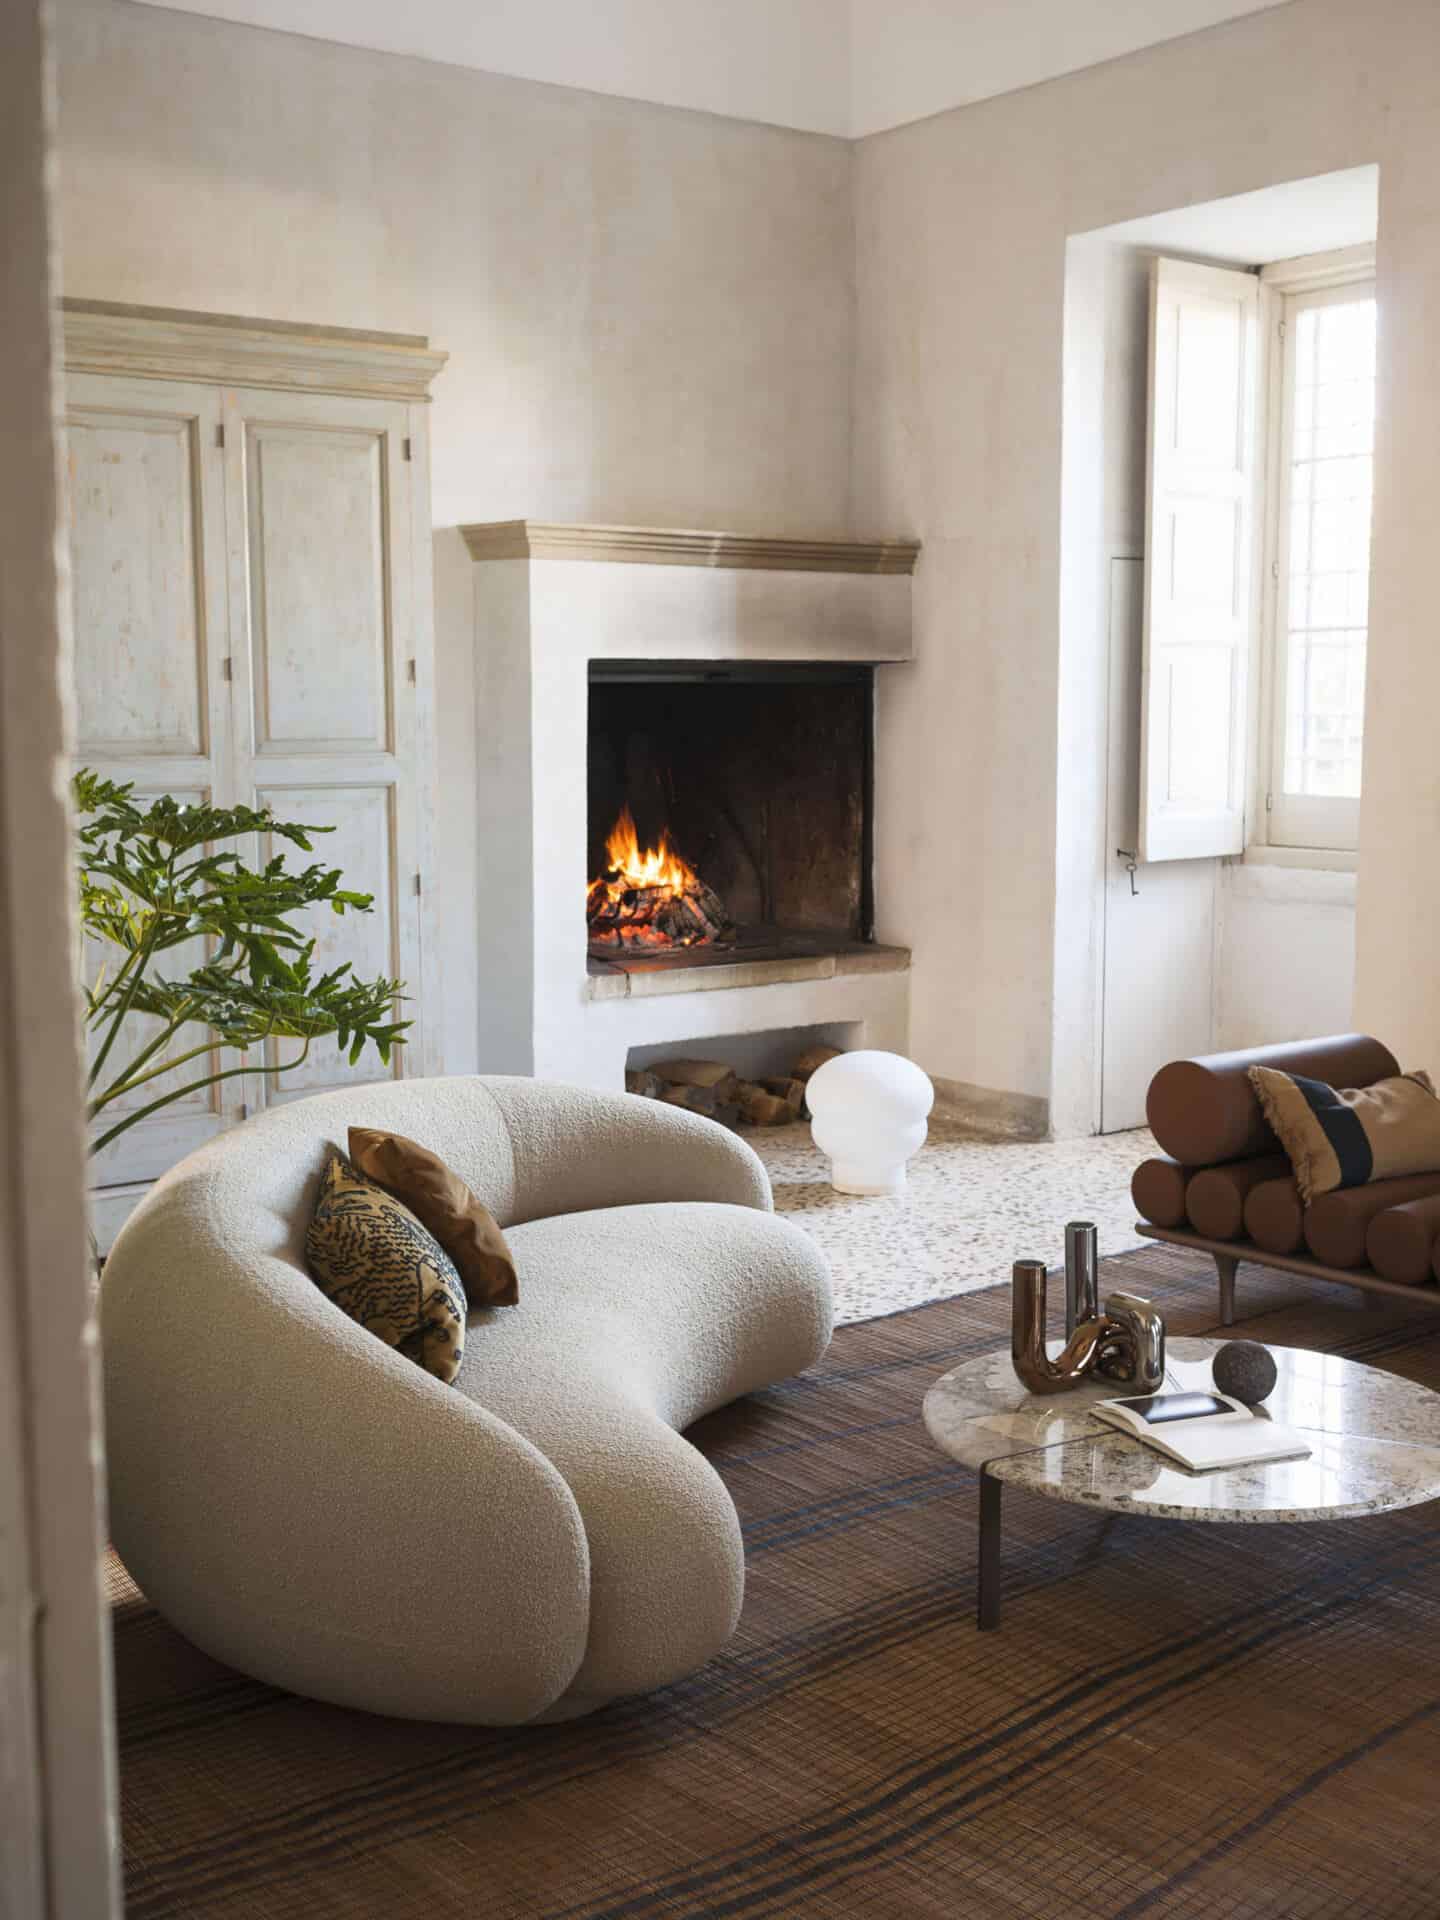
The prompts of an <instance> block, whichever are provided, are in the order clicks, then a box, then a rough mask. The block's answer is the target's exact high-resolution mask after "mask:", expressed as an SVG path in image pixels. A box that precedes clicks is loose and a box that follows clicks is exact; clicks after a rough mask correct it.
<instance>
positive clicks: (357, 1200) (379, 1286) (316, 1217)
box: [305, 1153, 465, 1381]
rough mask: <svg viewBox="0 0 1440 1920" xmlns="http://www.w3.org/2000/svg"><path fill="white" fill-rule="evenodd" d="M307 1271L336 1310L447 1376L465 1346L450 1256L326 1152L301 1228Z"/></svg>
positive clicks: (461, 1299) (387, 1197)
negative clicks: (306, 1224) (317, 1189)
mask: <svg viewBox="0 0 1440 1920" xmlns="http://www.w3.org/2000/svg"><path fill="white" fill-rule="evenodd" d="M305 1258H306V1261H307V1262H308V1264H309V1267H310V1272H311V1274H312V1276H313V1277H314V1279H315V1280H316V1281H317V1282H318V1283H319V1285H320V1287H321V1288H322V1289H323V1291H324V1292H325V1293H326V1294H328V1295H329V1297H330V1299H332V1300H333V1301H334V1302H335V1304H336V1306H337V1307H339V1308H340V1310H341V1312H342V1313H348V1314H349V1316H350V1318H351V1319H352V1320H358V1321H359V1322H360V1325H361V1326H362V1327H368V1328H369V1329H370V1331H371V1333H373V1334H375V1335H376V1336H377V1338H379V1339H381V1340H383V1341H384V1342H385V1344H386V1346H387V1347H395V1348H397V1349H398V1350H399V1351H400V1352H401V1353H403V1354H405V1355H406V1356H407V1357H408V1358H409V1359H411V1360H415V1361H418V1362H419V1364H420V1365H421V1366H422V1367H424V1368H425V1370H426V1372H427V1373H433V1374H434V1375H435V1376H436V1378H437V1379H439V1380H445V1381H450V1380H453V1379H454V1378H455V1376H456V1374H457V1373H458V1372H459V1371H460V1362H461V1360H462V1359H463V1358H464V1354H465V1290H464V1288H463V1287H462V1286H461V1284H460V1276H459V1274H458V1273H457V1272H456V1271H455V1263H454V1261H453V1260H452V1259H451V1258H450V1256H449V1254H448V1253H446V1252H445V1250H444V1248H443V1247H442V1246H441V1245H440V1243H439V1241H438V1240H436V1238H435V1237H434V1235H433V1234H431V1233H427V1232H426V1230H425V1228H424V1227H422V1226H421V1224H420V1222H419V1221H418V1220H417V1219H416V1218H415V1216H414V1214H413V1213H411V1211H410V1209H409V1208H408V1207H404V1206H402V1205H401V1204H400V1202H399V1201H398V1200H397V1199H395V1197H394V1196H393V1194H388V1193H386V1191H385V1189H384V1188H383V1187H377V1186H376V1185H375V1184H374V1182H373V1181H370V1180H367V1179H366V1178H365V1177H364V1175H363V1174H360V1173H357V1172H356V1171H355V1169H354V1167H352V1166H351V1164H350V1162H349V1161H348V1160H347V1159H346V1158H345V1157H344V1155H343V1154H340V1153H332V1154H331V1156H330V1161H329V1164H328V1166H327V1167H326V1169H325V1175H324V1178H323V1179H322V1180H321V1182H320V1197H319V1199H318V1200H317V1201H316V1202H315V1212H314V1214H313V1215H312V1216H311V1220H310V1225H309V1227H308V1229H307V1230H306V1234H305Z"/></svg>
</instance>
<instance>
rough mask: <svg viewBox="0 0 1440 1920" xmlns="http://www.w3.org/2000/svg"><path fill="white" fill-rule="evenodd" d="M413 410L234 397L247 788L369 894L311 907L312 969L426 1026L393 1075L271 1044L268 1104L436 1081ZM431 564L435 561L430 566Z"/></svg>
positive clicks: (239, 674) (238, 680)
mask: <svg viewBox="0 0 1440 1920" xmlns="http://www.w3.org/2000/svg"><path fill="white" fill-rule="evenodd" d="M410 434H411V419H410V408H409V407H408V406H407V405H406V404H405V403H403V402H399V401H391V402H377V401H375V400H359V399H349V398H345V397H343V396H332V395H326V394H311V393H265V392H254V391H230V392H227V394H226V396H225V446H226V452H225V458H226V474H227V482H228V485H227V501H228V506H229V538H230V546H231V559H232V565H231V596H232V598H231V613H230V620H231V630H232V632H233V633H234V634H235V635H236V636H243V639H242V642H241V644H240V645H238V646H237V649H236V677H235V704H236V723H237V734H236V763H235V774H236V783H237V790H238V791H239V792H240V793H241V794H242V795H244V796H246V797H250V796H253V798H254V800H255V802H256V804H257V805H260V806H269V807H272V808H273V809H274V810H275V812H276V814H277V816H278V817H280V818H282V819H296V820H303V821H313V822H314V823H315V824H316V825H317V826H329V827H333V828H334V832H333V833H331V834H325V835H323V836H318V837H317V839H316V842H315V847H314V851H313V853H312V854H310V855H309V856H305V855H303V854H301V855H298V856H297V855H296V854H295V851H294V849H293V848H288V847H286V846H285V845H284V843H283V842H282V843H279V845H278V847H277V848H275V849H271V848H268V847H267V848H263V849H262V857H264V858H269V857H270V854H271V853H272V852H273V851H277V850H283V851H285V852H287V853H288V854H289V855H290V857H292V858H295V857H298V858H300V859H305V858H307V857H308V858H309V859H310V860H312V861H314V862H315V863H317V864H319V865H322V866H326V867H331V866H336V867H339V868H340V869H341V870H342V871H343V873H344V877H345V885H346V886H347V887H349V888H351V889H353V890H357V891H360V892H364V893H370V894H373V896H374V902H375V904H374V909H373V911H372V912H371V913H369V914H345V915H343V916H337V915H335V914H334V913H332V912H331V911H330V909H329V908H319V909H315V910H314V914H313V919H312V923H311V927H310V931H311V932H312V933H313V934H314V935H315V937H316V940H317V943H318V944H317V947H316V952H315V960H314V964H315V965H316V966H323V965H335V964H337V963H338V962H340V961H341V960H348V961H350V962H351V964H352V965H353V967H354V969H355V971H356V973H357V974H358V975H360V976H362V977H363V976H365V975H372V976H373V975H375V974H379V973H383V974H388V975H390V976H392V977H394V978H396V979H401V980H404V981H405V983H406V992H407V995H408V996H409V997H408V998H407V1000H406V1001H405V1002H404V1003H403V1005H402V1006H401V1007H399V1008H398V1009H397V1014H398V1017H400V1018H403V1019H408V1020H411V1021H413V1022H414V1025H413V1026H412V1027H411V1030H410V1032H409V1034H408V1035H407V1037H406V1044H405V1045H404V1046H403V1047H397V1048H396V1049H395V1052H394V1054H393V1055H392V1060H391V1065H390V1067H389V1068H388V1069H387V1068H386V1067H384V1066H383V1065H382V1064H381V1062H380V1059H379V1057H378V1055H376V1054H375V1053H374V1051H373V1050H370V1051H367V1053H366V1054H365V1055H364V1057H363V1058H362V1059H361V1060H360V1061H359V1063H358V1064H357V1065H355V1066H353V1067H352V1066H350V1065H349V1064H348V1062H347V1061H346V1060H345V1059H344V1058H342V1057H341V1056H340V1054H339V1053H338V1051H337V1049H336V1048H335V1046H334V1044H333V1043H330V1042H326V1043H324V1044H322V1045H318V1046H316V1047H315V1048H313V1049H312V1050H311V1052H310V1055H309V1057H308V1059H306V1061H305V1063H304V1065H303V1066H301V1067H300V1068H298V1070H296V1071H294V1072H288V1073H285V1074H284V1075H283V1077H282V1076H277V1075H276V1073H275V1072H274V1068H275V1067H276V1066H277V1065H278V1064H280V1063H283V1062H285V1061H288V1060H291V1059H293V1058H295V1057H296V1056H297V1048H296V1046H295V1045H294V1043H290V1042H285V1043H281V1042H275V1043H272V1046H271V1050H270V1055H269V1058H268V1059H267V1061H266V1063H265V1065H266V1068H267V1071H266V1073H265V1075H264V1083H263V1086H260V1087H257V1089H256V1098H257V1100H261V1101H265V1102H275V1101H283V1100H291V1099H296V1098H299V1097H300V1096H301V1095H304V1094H310V1093H317V1092H319V1091H321V1090H322V1089H324V1088H328V1087H335V1086H346V1085H353V1084H356V1083H359V1082H362V1081H367V1080H375V1079H381V1078H387V1077H390V1076H391V1075H397V1074H402V1073H404V1074H411V1075H413V1074H416V1073H423V1072H425V1070H426V1059H425V1035H424V1025H425V1007H424V1004H423V998H424V996H423V995H422V993H421V989H420V965H421V955H420V898H419V894H420V888H421V886H422V884H423V882H422V878H421V858H420V845H419V822H418V800H419V795H418V793H417V786H418V785H419V782H417V780H416V778H415V771H414V770H415V767H416V761H417V753H418V751H419V741H418V734H419V728H418V724H417V713H416V700H417V671H416V663H415V653H414V651H413V649H414V646H415V637H414V636H415V630H416V620H415V612H414V600H415V580H414V569H415V556H414V553H413V551H412V545H411V522H410V514H409V507H408V501H409V493H410V488H409V485H408V483H407V480H408V476H407V474H406V472H405V468H406V465H407V464H408V462H407V448H408V443H409V440H410ZM427 563H428V557H427Z"/></svg>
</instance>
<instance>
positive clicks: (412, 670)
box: [405, 660, 415, 687]
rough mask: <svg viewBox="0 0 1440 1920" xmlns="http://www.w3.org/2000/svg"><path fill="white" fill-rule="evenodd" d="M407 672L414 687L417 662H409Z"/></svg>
mask: <svg viewBox="0 0 1440 1920" xmlns="http://www.w3.org/2000/svg"><path fill="white" fill-rule="evenodd" d="M405 671H406V674H407V676H408V678H409V681H410V684H411V686H412V687H413V686H414V684H415V662H414V661H413V660H411V661H409V662H408V664H407V665H406V668H405Z"/></svg>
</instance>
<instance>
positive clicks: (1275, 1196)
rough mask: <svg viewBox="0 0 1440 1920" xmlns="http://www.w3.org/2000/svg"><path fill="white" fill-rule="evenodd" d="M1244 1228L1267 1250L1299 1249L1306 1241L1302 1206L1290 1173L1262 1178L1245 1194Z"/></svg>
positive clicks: (1297, 1250)
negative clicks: (1282, 1177) (1271, 1178)
mask: <svg viewBox="0 0 1440 1920" xmlns="http://www.w3.org/2000/svg"><path fill="white" fill-rule="evenodd" d="M1245 1231H1246V1233H1248V1234H1249V1236H1250V1238H1251V1239H1252V1240H1253V1241H1254V1242H1255V1244H1256V1246H1257V1247H1263V1248H1264V1249H1265V1251H1266V1253H1299V1251H1300V1249H1301V1248H1302V1247H1303V1246H1304V1244H1305V1209H1304V1208H1303V1207H1302V1206H1301V1204H1300V1189H1299V1188H1298V1187H1297V1186H1296V1184H1295V1178H1294V1175H1293V1174H1288V1173H1287V1174H1286V1175H1285V1177H1284V1179H1282V1180H1262V1181H1261V1182H1260V1184H1259V1185H1258V1186H1255V1187H1252V1188H1251V1189H1250V1191H1249V1193H1247V1194H1246V1196H1245Z"/></svg>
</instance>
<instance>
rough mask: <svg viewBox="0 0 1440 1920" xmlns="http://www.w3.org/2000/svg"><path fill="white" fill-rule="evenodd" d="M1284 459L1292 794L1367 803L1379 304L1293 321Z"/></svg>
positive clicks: (1343, 306) (1337, 308)
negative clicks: (1364, 755)
mask: <svg viewBox="0 0 1440 1920" xmlns="http://www.w3.org/2000/svg"><path fill="white" fill-rule="evenodd" d="M1291 324H1292V325H1293V327H1294V329H1295V338H1294V352H1295V386H1294V394H1293V400H1292V408H1291V420H1292V433H1291V443H1290V446H1289V448H1288V449H1287V459H1286V475H1285V477H1286V485H1287V491H1288V496H1289V510H1288V534H1289V578H1288V580H1287V581H1286V606H1285V633H1284V643H1285V783H1284V784H1285V791H1286V792H1287V793H1296V794H1315V795H1321V796H1327V797H1333V798H1337V799H1356V798H1358V797H1359V793H1360V743H1361V737H1362V734H1363V731H1364V724H1365V641H1366V622H1367V619H1368V617H1369V584H1370V482H1371V466H1372V460H1371V451H1372V446H1373V442H1374V436H1375V301H1374V298H1373V296H1370V295H1367V296H1365V297H1364V298H1361V299H1355V300H1346V301H1341V302H1337V303H1335V304H1333V305H1329V306H1326V305H1318V306H1302V307H1301V308H1300V309H1299V310H1298V312H1296V313H1294V315H1293V318H1292V322H1291Z"/></svg>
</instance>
